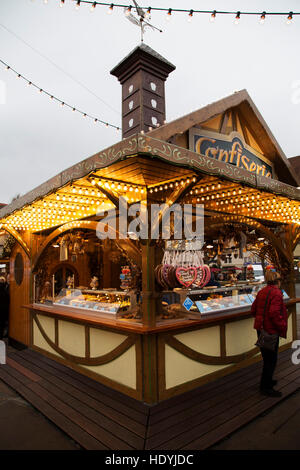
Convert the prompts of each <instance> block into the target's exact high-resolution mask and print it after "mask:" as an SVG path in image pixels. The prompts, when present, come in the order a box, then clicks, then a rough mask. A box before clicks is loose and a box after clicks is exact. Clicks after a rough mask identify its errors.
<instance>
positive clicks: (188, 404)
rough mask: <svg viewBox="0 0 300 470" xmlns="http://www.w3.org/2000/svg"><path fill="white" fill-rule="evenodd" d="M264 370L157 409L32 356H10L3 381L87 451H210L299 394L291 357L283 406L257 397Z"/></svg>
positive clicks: (284, 367) (282, 381)
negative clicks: (259, 417) (269, 410)
mask: <svg viewBox="0 0 300 470" xmlns="http://www.w3.org/2000/svg"><path fill="white" fill-rule="evenodd" d="M261 365H262V364H261V363H255V364H252V365H250V366H248V367H246V368H244V369H240V370H238V371H236V372H234V373H233V374H230V375H227V376H225V377H222V378H220V379H218V380H215V381H213V382H210V383H208V384H206V385H204V386H202V387H199V388H197V389H194V390H192V391H190V392H187V393H185V394H183V395H178V396H175V397H173V398H170V399H168V400H165V401H163V402H161V403H159V404H157V405H153V406H147V405H145V404H144V403H141V402H139V401H136V400H134V399H133V398H130V397H127V396H125V395H123V394H121V393H119V392H117V391H115V390H112V389H110V388H108V387H106V386H104V385H102V384H100V383H98V382H96V381H94V380H92V379H90V378H88V377H86V376H83V375H81V374H80V373H78V372H76V371H74V370H72V369H70V368H69V367H66V366H64V365H62V364H60V363H57V362H56V361H53V360H52V359H49V358H48V357H45V356H42V355H41V354H39V353H37V352H36V351H32V350H30V349H27V350H24V351H15V350H12V351H9V353H8V361H7V364H6V365H2V366H1V367H0V379H1V380H3V381H4V382H5V383H7V384H8V385H9V386H11V387H12V388H13V389H15V390H16V391H17V392H18V393H19V394H20V395H21V396H22V397H23V398H24V399H25V400H27V401H28V402H29V403H31V404H32V405H33V406H34V407H35V408H37V409H38V410H39V411H40V412H41V413H42V414H44V415H45V416H46V417H47V418H48V419H50V420H51V421H52V422H53V423H54V424H55V425H56V426H58V427H59V428H60V429H61V430H62V431H64V432H65V433H66V434H67V435H69V436H70V437H71V438H72V439H73V440H74V441H75V442H77V443H78V444H79V445H80V446H81V447H82V448H84V449H90V450H92V449H98V450H104V449H106V450H109V449H110V450H142V449H145V450H150V449H157V450H159V449H164V450H166V449H167V450H172V449H174V450H179V449H186V450H188V449H195V450H200V449H207V448H209V447H211V446H212V445H214V444H215V443H216V442H218V441H220V440H221V439H223V438H224V437H226V436H228V435H229V434H231V433H232V432H234V431H235V430H237V429H239V428H240V427H241V426H243V425H245V424H247V423H248V422H250V421H251V420H253V419H255V418H256V417H257V416H259V415H260V414H261V413H263V412H264V411H266V410H267V409H269V408H271V407H273V406H274V405H275V404H276V403H278V402H279V401H280V400H281V399H284V398H286V397H287V396H288V395H290V394H292V393H293V392H295V391H297V390H298V389H299V388H300V370H299V367H297V366H295V365H293V364H292V362H291V350H286V351H284V352H281V353H280V355H279V359H278V365H277V370H276V377H277V378H278V380H279V384H278V386H277V388H278V389H280V390H281V391H282V393H283V396H282V398H279V399H278V398H268V397H265V396H262V395H261V394H260V393H259V391H258V384H259V379H260V372H261Z"/></svg>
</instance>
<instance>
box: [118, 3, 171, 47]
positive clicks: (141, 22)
mask: <svg viewBox="0 0 300 470" xmlns="http://www.w3.org/2000/svg"><path fill="white" fill-rule="evenodd" d="M133 3H134V5H135V9H136V12H137V14H138V18H137V17H136V16H134V15H133V14H132V13H131V7H125V8H124V12H125V15H126V18H128V19H129V21H131V23H133V24H135V25H136V26H139V27H140V28H141V41H142V42H143V41H144V34H145V29H146V28H147V26H148V27H149V28H151V29H153V30H155V29H156V30H157V31H159V32H160V33H162V30H161V29H159V28H157V27H156V26H153V25H152V24H150V23H149V22H148V21H146V19H149V20H150V15H148V14H147V13H146V12H145V11H144V10H143V9H142V8H141V7H139V6H138V4H137V3H136V1H135V0H133Z"/></svg>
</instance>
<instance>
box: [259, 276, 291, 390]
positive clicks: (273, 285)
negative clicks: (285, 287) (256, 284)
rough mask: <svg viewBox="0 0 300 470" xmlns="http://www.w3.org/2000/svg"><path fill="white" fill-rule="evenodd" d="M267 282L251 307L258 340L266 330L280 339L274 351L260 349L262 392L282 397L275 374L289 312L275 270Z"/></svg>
mask: <svg viewBox="0 0 300 470" xmlns="http://www.w3.org/2000/svg"><path fill="white" fill-rule="evenodd" d="M265 281H266V283H267V285H266V287H264V288H263V289H261V290H260V291H259V292H258V293H257V296H256V299H255V301H254V302H253V304H252V307H251V313H252V314H253V315H254V316H255V321H254V328H255V329H256V330H257V336H258V338H259V335H260V332H261V330H262V329H264V330H265V331H266V332H267V333H269V334H277V335H278V339H277V343H276V347H275V350H274V351H270V350H268V349H265V348H260V351H261V355H262V358H263V370H262V375H261V380H260V390H261V393H262V394H263V395H266V396H271V397H280V396H281V395H282V394H281V392H279V391H278V390H274V385H276V383H277V381H276V380H274V379H273V374H274V371H275V368H276V364H277V357H278V346H279V337H282V338H286V335H287V310H286V306H285V304H284V303H283V294H282V291H281V289H280V275H279V274H278V273H277V272H276V271H275V270H274V269H269V270H268V271H266V274H265Z"/></svg>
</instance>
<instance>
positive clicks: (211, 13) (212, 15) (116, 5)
mask: <svg viewBox="0 0 300 470" xmlns="http://www.w3.org/2000/svg"><path fill="white" fill-rule="evenodd" d="M72 1H73V2H75V3H76V4H77V5H80V4H84V3H86V4H88V5H90V6H91V7H92V10H94V9H95V7H96V5H99V6H104V7H106V8H108V13H109V14H111V13H112V12H113V10H114V8H122V9H124V8H125V9H126V11H129V12H130V10H131V9H133V7H132V6H131V5H130V4H127V5H126V4H124V3H122V4H120V3H109V2H95V1H92V0H80V1H78V0H72ZM64 3H65V2H64V0H60V4H61V6H62V5H63V4H64ZM140 8H141V9H144V10H145V11H146V12H147V13H146V15H149V14H150V12H151V11H158V12H166V13H167V18H169V19H170V17H171V16H173V13H187V14H188V17H189V19H191V17H192V16H193V15H194V14H207V15H209V17H210V19H212V20H214V19H215V17H216V15H217V14H218V15H234V17H235V19H236V16H237V12H236V11H229V10H228V11H226V10H222V11H221V10H220V11H218V10H194V9H191V8H188V9H182V8H165V7H151V6H141V7H140ZM191 12H192V14H191ZM238 13H239V15H238V18H239V17H240V16H244V15H250V16H257V17H258V19H261V20H264V19H265V17H266V15H268V16H283V17H284V18H285V19H286V21H287V22H288V24H290V23H291V22H292V19H293V17H294V16H297V15H300V12H293V11H285V12H283V11H281V12H279V11H268V12H263V13H262V12H261V11H239V12H238ZM262 22H263V21H262Z"/></svg>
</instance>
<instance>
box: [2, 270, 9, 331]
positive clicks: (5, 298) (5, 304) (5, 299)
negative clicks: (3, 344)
mask: <svg viewBox="0 0 300 470" xmlns="http://www.w3.org/2000/svg"><path fill="white" fill-rule="evenodd" d="M8 315H9V293H8V290H7V285H6V280H5V277H0V340H1V339H2V338H3V336H4V331H5V329H6V326H7V323H8Z"/></svg>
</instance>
